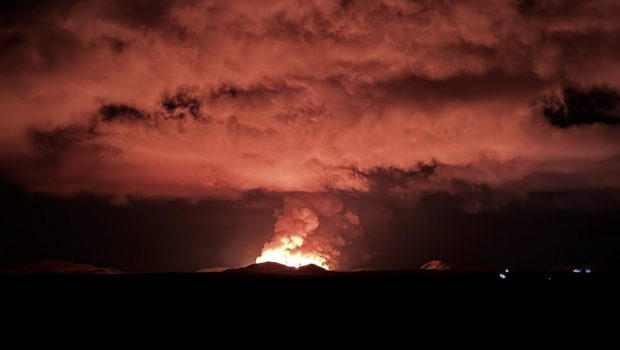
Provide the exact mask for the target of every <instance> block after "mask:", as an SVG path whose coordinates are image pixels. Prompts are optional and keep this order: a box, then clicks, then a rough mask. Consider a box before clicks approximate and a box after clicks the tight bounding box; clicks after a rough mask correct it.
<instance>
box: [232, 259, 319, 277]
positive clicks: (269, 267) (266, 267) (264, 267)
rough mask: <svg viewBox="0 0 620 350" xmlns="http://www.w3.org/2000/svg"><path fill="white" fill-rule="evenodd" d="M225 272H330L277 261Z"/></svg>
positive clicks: (299, 273)
mask: <svg viewBox="0 0 620 350" xmlns="http://www.w3.org/2000/svg"><path fill="white" fill-rule="evenodd" d="M224 272H236V273H239V272H241V273H266V274H289V275H290V274H296V275H319V274H326V273H329V271H328V270H326V269H324V268H322V267H320V266H317V265H314V264H309V265H304V266H301V267H299V268H295V267H290V266H286V265H282V264H278V263H275V262H264V263H259V264H251V265H248V266H246V267H242V268H238V269H230V270H226V271H224Z"/></svg>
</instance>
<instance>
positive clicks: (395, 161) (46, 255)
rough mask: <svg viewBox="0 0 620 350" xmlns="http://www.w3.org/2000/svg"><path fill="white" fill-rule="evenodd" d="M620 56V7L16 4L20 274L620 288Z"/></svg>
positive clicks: (14, 172)
mask: <svg viewBox="0 0 620 350" xmlns="http://www.w3.org/2000/svg"><path fill="white" fill-rule="evenodd" d="M619 37H620V2H618V1H615V0H591V1H577V0H575V1H570V0H567V1H560V0H548V1H546V0H538V1H536V0H522V1H517V0H492V1H491V0H490V1H481V0H472V1H448V0H445V1H434V0H426V1H422V0H420V1H415V0H382V1H379V0H377V1H355V0H341V1H332V0H315V1H291V0H281V1H277V0H269V1H251V0H248V1H241V0H235V1H207V0H179V1H166V0H141V1H139V0H90V1H78V0H74V1H68V0H58V1H51V0H50V1H44V0H37V1H35V0H8V1H7V0H0V76H1V77H2V78H1V79H0V113H1V117H0V220H1V221H0V266H15V265H19V264H23V263H28V262H34V261H38V260H59V261H67V262H73V263H82V264H91V265H94V266H105V267H112V268H117V269H120V270H123V271H145V272H158V271H196V270H198V269H201V268H206V267H238V266H244V265H247V264H250V263H253V262H254V261H255V260H256V258H257V257H258V256H259V255H261V254H263V255H264V256H267V255H268V254H266V252H267V251H268V250H269V249H276V250H278V249H279V250H278V251H280V250H281V249H283V248H281V247H282V245H285V244H289V245H290V246H289V248H287V251H288V252H289V253H291V254H301V255H303V254H311V255H312V256H314V257H318V259H319V260H318V261H320V262H324V263H325V266H328V267H330V268H335V269H343V270H348V269H413V268H418V267H420V266H421V265H422V264H424V263H426V262H428V261H431V260H441V261H444V262H446V263H447V264H449V265H450V266H452V267H453V268H455V269H498V268H503V267H507V266H509V267H511V268H515V269H522V270H536V271H548V270H550V269H554V268H555V269H561V268H562V266H573V265H582V266H595V267H596V268H597V269H605V270H618V269H619V268H620V63H619V62H620V40H619ZM283 242H284V243H283ZM304 256H305V255H304ZM313 261H314V260H313Z"/></svg>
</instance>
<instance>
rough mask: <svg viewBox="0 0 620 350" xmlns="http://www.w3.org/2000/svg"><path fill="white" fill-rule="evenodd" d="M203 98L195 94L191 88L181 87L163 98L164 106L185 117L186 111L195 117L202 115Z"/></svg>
mask: <svg viewBox="0 0 620 350" xmlns="http://www.w3.org/2000/svg"><path fill="white" fill-rule="evenodd" d="M201 105H202V102H201V100H200V99H199V98H198V97H197V96H193V95H192V93H191V92H190V91H189V89H186V88H181V89H179V90H178V91H177V92H176V93H175V94H172V95H165V96H164V97H163V99H162V107H164V109H165V110H166V111H167V112H168V113H171V114H173V115H175V116H177V118H181V119H182V118H184V117H185V115H186V113H187V114H188V115H190V116H192V117H193V118H198V117H200V114H201V111H200V107H201Z"/></svg>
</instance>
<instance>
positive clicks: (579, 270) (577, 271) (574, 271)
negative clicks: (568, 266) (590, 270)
mask: <svg viewBox="0 0 620 350" xmlns="http://www.w3.org/2000/svg"><path fill="white" fill-rule="evenodd" d="M573 273H581V269H573Z"/></svg>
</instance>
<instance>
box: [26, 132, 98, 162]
mask: <svg viewBox="0 0 620 350" xmlns="http://www.w3.org/2000/svg"><path fill="white" fill-rule="evenodd" d="M30 135H31V137H32V142H33V144H34V146H35V147H36V148H37V149H39V150H40V151H41V152H42V153H43V154H47V155H50V154H54V153H58V152H64V151H68V150H71V149H75V148H77V147H80V146H81V145H83V144H84V143H85V142H87V141H90V140H93V139H94V138H96V137H97V135H98V134H97V132H96V131H95V129H94V128H92V127H90V128H89V127H82V126H68V127H64V128H56V129H52V130H38V129H32V130H31V133H30Z"/></svg>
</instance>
